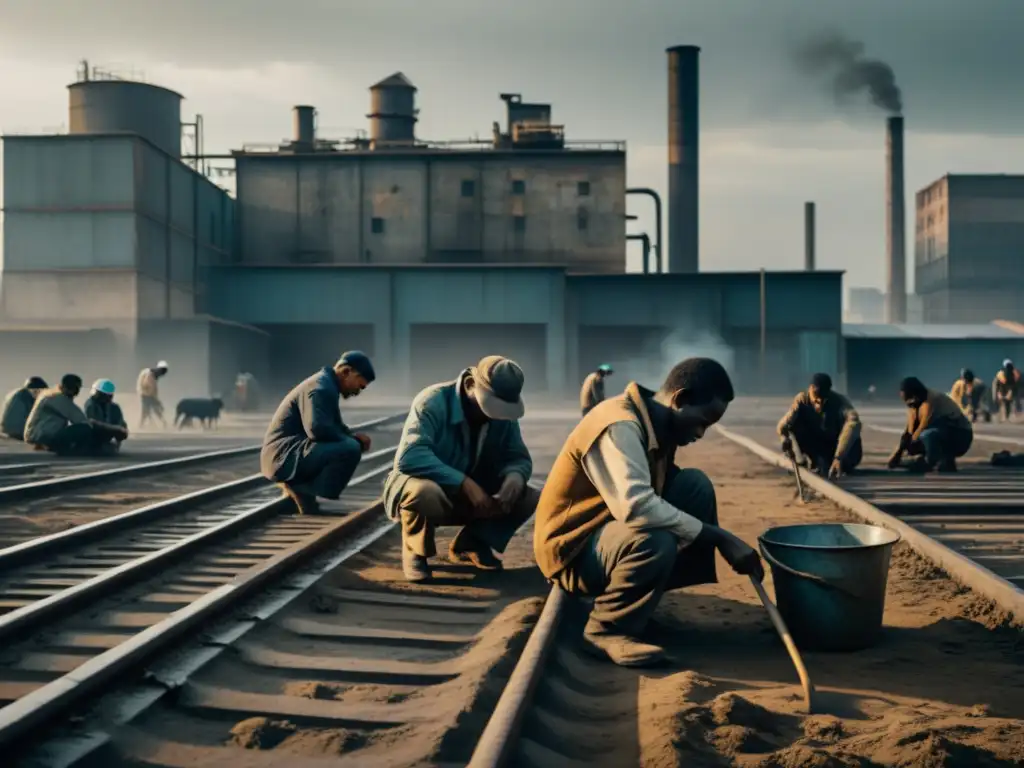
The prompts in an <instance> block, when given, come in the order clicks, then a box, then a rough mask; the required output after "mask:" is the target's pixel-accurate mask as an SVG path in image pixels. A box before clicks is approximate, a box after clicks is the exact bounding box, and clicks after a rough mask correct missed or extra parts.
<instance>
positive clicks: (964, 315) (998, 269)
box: [915, 175, 1024, 323]
mask: <svg viewBox="0 0 1024 768" xmlns="http://www.w3.org/2000/svg"><path fill="white" fill-rule="evenodd" d="M916 203H917V204H916V237H915V282H916V292H917V293H918V294H920V295H921V298H922V304H923V315H924V321H925V322H928V323H987V322H989V321H992V320H997V319H1004V320H1015V321H1021V320H1024V176H1008V175H970V176H968V175H947V176H943V177H942V178H941V179H939V180H938V181H935V182H934V183H932V184H930V185H929V186H927V187H925V188H924V189H922V190H921V191H920V192H918V193H917V200H916Z"/></svg>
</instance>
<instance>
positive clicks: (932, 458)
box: [907, 426, 974, 467]
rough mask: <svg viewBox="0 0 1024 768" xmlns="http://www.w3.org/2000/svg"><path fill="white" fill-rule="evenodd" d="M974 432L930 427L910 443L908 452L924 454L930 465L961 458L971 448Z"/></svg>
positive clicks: (915, 454) (917, 454) (913, 454)
mask: <svg viewBox="0 0 1024 768" xmlns="http://www.w3.org/2000/svg"><path fill="white" fill-rule="evenodd" d="M972 442H974V432H973V431H972V430H970V429H959V428H955V427H945V426H938V427H929V428H928V429H926V430H924V431H923V432H922V433H921V437H920V438H919V439H917V440H915V441H914V442H913V443H911V444H910V447H909V448H908V449H907V453H909V454H910V455H911V456H924V459H925V461H926V462H928V465H929V466H932V467H934V466H936V465H938V464H940V463H942V462H948V461H953V460H955V459H959V458H960V457H961V456H963V455H964V454H965V453H967V452H968V451H969V450H970V449H971V443H972Z"/></svg>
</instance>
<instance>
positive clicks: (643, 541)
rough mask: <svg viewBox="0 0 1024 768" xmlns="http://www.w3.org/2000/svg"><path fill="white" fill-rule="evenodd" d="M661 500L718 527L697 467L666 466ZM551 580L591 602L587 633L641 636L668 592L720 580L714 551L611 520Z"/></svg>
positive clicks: (710, 490)
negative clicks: (683, 544)
mask: <svg viewBox="0 0 1024 768" xmlns="http://www.w3.org/2000/svg"><path fill="white" fill-rule="evenodd" d="M662 496H663V498H664V499H665V501H667V502H668V503H669V504H671V505H672V506H674V507H676V508H677V509H680V510H682V511H683V512H686V513H687V514H690V515H693V516H694V517H696V518H697V519H699V520H700V521H701V522H704V523H707V524H710V525H718V502H717V500H716V498H715V487H714V485H713V484H712V483H711V480H710V479H709V478H708V476H707V475H705V474H704V473H703V472H701V471H700V470H699V469H679V468H678V467H672V468H670V469H669V473H668V476H667V477H666V480H665V491H664V493H663V494H662ZM555 581H557V582H558V584H559V585H560V586H561V587H562V589H564V590H565V591H566V592H568V593H570V594H573V595H580V596H584V597H593V598H594V607H593V610H592V611H591V613H590V619H589V620H588V622H587V626H586V629H585V632H586V634H589V635H600V634H615V635H626V636H628V637H639V636H640V634H641V633H642V632H643V630H644V627H645V626H646V625H647V622H648V620H649V619H650V617H651V614H653V613H654V609H655V608H657V607H658V603H659V601H660V600H661V596H662V595H663V594H664V593H665V591H666V590H670V589H679V588H682V587H691V586H694V585H697V584H714V583H715V582H717V581H718V574H717V572H716V567H715V548H714V546H711V545H710V544H707V543H706V542H702V541H699V540H698V541H696V542H693V543H691V544H689V545H688V546H686V547H684V548H683V549H679V540H678V539H677V538H676V536H675V534H673V533H672V532H671V531H668V530H666V529H655V530H647V531H638V530H636V529H635V528H631V527H630V526H628V525H627V524H626V523H623V522H620V521H618V520H612V521H611V522H609V523H606V524H605V525H603V526H602V527H601V528H599V529H598V530H597V531H595V532H594V533H593V535H591V537H590V538H589V539H588V540H587V544H586V546H585V547H584V549H583V551H582V552H580V554H579V555H577V556H576V557H575V558H573V560H572V561H571V562H570V563H569V564H568V565H567V566H566V567H565V568H563V569H562V570H561V571H560V572H559V573H558V575H557V576H555Z"/></svg>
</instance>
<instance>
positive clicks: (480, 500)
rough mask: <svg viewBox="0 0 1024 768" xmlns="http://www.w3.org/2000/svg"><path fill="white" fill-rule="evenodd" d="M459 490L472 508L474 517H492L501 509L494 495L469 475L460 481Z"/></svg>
mask: <svg viewBox="0 0 1024 768" xmlns="http://www.w3.org/2000/svg"><path fill="white" fill-rule="evenodd" d="M460 490H461V491H462V495H463V496H465V498H466V501H468V502H469V506H470V507H471V508H472V509H473V516H474V517H481V518H482V517H494V516H495V515H496V514H498V512H499V511H500V509H501V508H500V507H499V506H498V502H496V501H495V500H494V497H493V496H491V495H490V494H489V493H487V491H485V490H484V489H483V488H481V487H480V484H479V483H477V482H476V480H473V479H472V478H471V477H469V476H467V477H466V478H465V479H464V480H463V481H462V485H461V486H460Z"/></svg>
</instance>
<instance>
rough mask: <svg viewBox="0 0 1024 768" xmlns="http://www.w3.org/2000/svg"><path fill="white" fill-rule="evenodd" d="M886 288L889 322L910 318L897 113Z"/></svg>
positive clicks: (890, 150) (889, 176)
mask: <svg viewBox="0 0 1024 768" xmlns="http://www.w3.org/2000/svg"><path fill="white" fill-rule="evenodd" d="M885 245H886V256H887V259H886V281H885V282H886V291H887V293H888V297H887V299H888V312H887V315H888V317H887V318H886V320H887V321H888V322H890V323H905V322H907V254H906V249H907V237H906V200H905V198H904V191H903V118H902V117H901V116H899V115H894V116H893V117H890V118H889V119H888V120H887V121H886V131H885Z"/></svg>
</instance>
